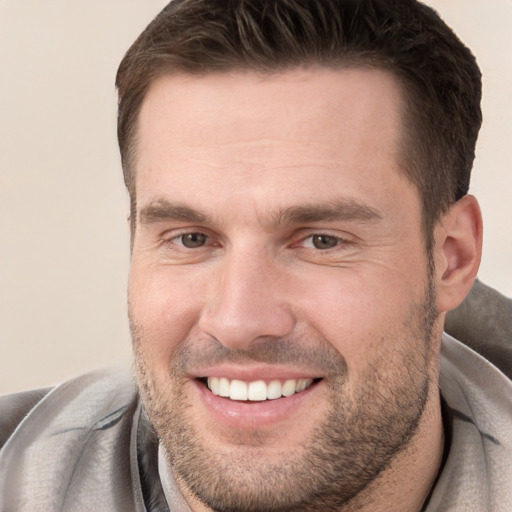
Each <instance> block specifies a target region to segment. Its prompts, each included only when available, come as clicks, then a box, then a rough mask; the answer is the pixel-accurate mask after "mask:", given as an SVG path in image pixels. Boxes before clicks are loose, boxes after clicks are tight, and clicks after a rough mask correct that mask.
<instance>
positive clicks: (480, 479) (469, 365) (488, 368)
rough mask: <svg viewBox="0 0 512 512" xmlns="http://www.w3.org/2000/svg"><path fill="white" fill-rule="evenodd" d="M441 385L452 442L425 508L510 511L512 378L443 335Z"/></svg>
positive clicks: (432, 510)
mask: <svg viewBox="0 0 512 512" xmlns="http://www.w3.org/2000/svg"><path fill="white" fill-rule="evenodd" d="M440 386H441V394H442V396H443V398H444V400H445V402H446V404H447V405H448V408H449V416H450V418H449V420H450V422H451V424H450V426H449V428H450V429H451V445H450V447H449V453H448V459H447V460H446V463H445V465H444V467H443V470H442V473H441V475H440V477H439V479H438V481H437V483H436V487H435V490H434V492H433V494H432V497H431V500H430V503H429V506H428V508H427V509H426V512H448V511H461V512H462V511H463V512H486V511H492V512H510V511H512V470H511V468H512V381H510V380H509V379H508V378H507V377H506V376H505V375H504V374H503V373H501V372H500V371H499V370H497V369H496V368H495V367H494V366H493V365H491V364H490V363H489V362H488V361H486V360H485V359H484V358H483V357H481V356H480V355H479V354H477V353H476V352H474V351H472V350H471V349H469V348H468V347H466V346H464V345H462V344H461V343H460V342H458V341H457V340H455V339H453V338H451V337H450V336H448V335H445V336H444V339H443V350H442V354H441V378H440Z"/></svg>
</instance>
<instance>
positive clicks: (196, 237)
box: [174, 233, 208, 249]
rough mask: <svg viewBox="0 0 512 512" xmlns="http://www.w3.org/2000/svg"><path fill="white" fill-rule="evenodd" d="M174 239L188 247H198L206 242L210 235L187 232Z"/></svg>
mask: <svg viewBox="0 0 512 512" xmlns="http://www.w3.org/2000/svg"><path fill="white" fill-rule="evenodd" d="M174 240H175V242H176V243H178V244H179V245H182V246H183V247H186V248H187V249H197V248H198V247H203V245H205V244H206V241H207V240H208V237H207V236H206V235H205V234H204V233H185V234H183V235H180V236H178V237H176V238H175V239H174Z"/></svg>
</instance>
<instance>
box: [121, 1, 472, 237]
mask: <svg viewBox="0 0 512 512" xmlns="http://www.w3.org/2000/svg"><path fill="white" fill-rule="evenodd" d="M311 65H321V66H326V67H331V68H332V67H346V66H347V65H348V66H363V67H374V68H381V69H385V70H388V71H390V72H391V73H393V74H394V75H395V77H397V78H398V80H399V81H400V83H401V84H402V89H403V93H404V98H405V115H404V134H403V138H402V144H403V147H402V148H401V149H402V151H401V154H402V157H403V161H402V162H401V166H402V168H403V170H404V172H405V173H406V175H407V176H408V178H409V179H410V180H411V182H412V183H413V184H414V185H415V186H416V187H417V189H418V191H419V193H420V196H421V200H422V203H423V222H424V226H423V227H424V230H425V233H426V234H427V238H428V239H429V241H428V242H427V245H428V246H430V244H431V239H430V236H431V233H432V230H433V226H434V225H435V223H436V222H437V220H438V219H439V217H440V215H441V214H442V213H443V212H445V211H446V210H447V208H448V207H449V206H450V205H451V204H452V203H453V202H454V201H456V200H458V199H460V198H461V197H462V196H464V195H465V194H466V193H467V191H468V188H469V179H470V174H471V168H472V165H473V160H474V155H475V145H476V139H477V136H478V131H479V129H480V124H481V110H480V97H481V74H480V70H479V68H478V66H477V64H476V61H475V58H474V57H473V55H472V54H471V52H470V51H469V50H468V49H467V48H466V47H465V46H464V45H463V44H462V43H461V41H460V40H459V39H458V38H457V36H456V35H455V34H454V33H453V32H452V31H451V29H450V28H449V27H448V26H447V25H446V24H445V23H444V22H443V21H442V20H441V18H440V17H439V16H438V15H437V14H436V12H435V11H433V10H432V9H431V8H429V7H427V6H425V5H423V4H421V3H419V2H417V1H415V0H174V1H172V2H171V3H169V4H168V5H167V7H165V8H164V10H163V11H162V12H161V13H160V14H159V15H158V16H157V17H156V18H155V19H154V20H153V21H152V22H151V23H150V24H149V26H148V27H147V28H146V29H145V30H144V32H143V33H142V34H141V35H140V36H139V38H138V39H137V40H136V41H135V43H134V44H133V45H132V46H131V48H130V49H129V50H128V52H127V53H126V55H125V57H124V59H123V61H122V62H121V65H120V66H119V70H118V73H117V79H116V86H117V88H118V92H119V112H118V139H119V146H120V150H121V159H122V165H123V172H124V179H125V183H126V186H127V188H128V191H129V192H130V197H131V201H132V212H133V213H134V211H133V210H134V208H135V203H136V199H135V186H134V160H135V154H136V131H137V118H138V114H139V111H140V108H141V105H142V102H143V100H144V97H145V94H146V92H147V91H148V88H149V86H150V84H151V83H152V81H153V80H154V79H155V78H156V77H158V76H160V75H162V74H166V73H173V72H185V73H191V74H204V73H209V72H214V71H236V70H240V71H245V70H254V71H257V72H263V73H269V72H270V73H272V72H279V71H283V70H286V69H289V68H293V67H299V66H300V67H304V66H311Z"/></svg>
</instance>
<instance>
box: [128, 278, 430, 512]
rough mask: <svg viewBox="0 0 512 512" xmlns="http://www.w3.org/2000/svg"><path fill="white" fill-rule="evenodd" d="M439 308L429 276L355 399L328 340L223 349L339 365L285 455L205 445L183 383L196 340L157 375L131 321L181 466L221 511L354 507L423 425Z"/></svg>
mask: <svg viewBox="0 0 512 512" xmlns="http://www.w3.org/2000/svg"><path fill="white" fill-rule="evenodd" d="M437 316H438V315H437V311H436V308H435V290H434V287H433V281H432V279H430V278H429V282H428V285H427V287H426V290H425V295H424V298H423V301H421V302H420V303H418V304H415V305H412V306H411V308H410V311H409V314H408V315H407V318H405V319H404V322H403V325H402V331H401V335H400V337H401V338H402V342H401V343H398V344H397V343H395V339H391V338H390V339H382V340H379V345H380V346H386V344H388V345H389V346H390V347H393V348H389V349H388V351H387V352H386V353H387V355H388V360H385V359H383V360H382V361H381V363H380V364H374V365H371V366H369V367H368V368H367V372H366V373H367V375H365V376H364V377H365V378H363V379H362V382H363V383H364V384H363V385H362V386H361V387H360V389H359V390H358V393H357V396H352V397H350V398H349V397H348V396H347V394H346V393H344V389H345V385H346V381H347V378H348V369H347V365H346V362H345V359H344V358H343V357H342V355H341V354H340V353H339V352H337V351H336V350H335V349H334V348H333V347H332V346H331V345H329V344H328V343H325V345H324V346H322V348H321V349H320V351H321V352H323V353H321V354H319V353H318V351H316V353H315V354H314V355H312V354H308V353H307V351H306V350H305V349H300V348H298V347H300V346H301V344H300V342H298V343H296V344H295V345H293V344H292V343H286V342H285V341H283V343H282V350H281V349H280V348H278V347H279V346H280V345H279V342H277V341H273V342H272V347H273V354H274V355H273V356H271V355H268V353H269V352H270V351H269V350H268V347H267V349H264V350H263V351H260V352H259V353H258V349H255V351H251V352H250V353H243V354H242V353H237V354H234V353H233V352H232V351H230V352H232V353H231V355H230V356H226V354H224V355H223V356H222V357H224V358H225V357H232V358H234V359H237V360H240V359H242V360H243V359H244V358H245V359H247V360H249V358H250V360H254V359H256V360H259V361H262V360H263V361H268V362H271V361H270V359H271V358H272V357H277V358H278V359H279V358H281V359H284V358H287V360H288V361H294V360H295V358H302V359H303V360H307V359H308V358H309V357H312V358H313V359H315V361H318V360H322V361H329V363H326V364H328V365H329V366H332V365H335V366H336V367H337V377H335V378H332V379H329V382H326V384H327V386H328V390H329V408H328V413H327V415H326V417H325V420H324V421H323V422H322V423H321V424H319V425H318V426H317V427H316V428H315V429H314V431H313V433H312V435H310V436H309V438H308V440H307V441H306V442H305V443H304V444H303V445H302V446H298V447H297V449H296V450H295V452H294V453H289V454H287V455H286V456H283V457H281V459H279V460H277V461H276V460H275V458H272V459H266V458H265V457H263V456H259V455H260V454H259V452H258V447H257V446H251V447H247V446H233V447H232V448H230V449H229V451H222V450H213V449H212V447H209V446H208V445H205V444H204V443H203V441H202V436H201V434H200V433H199V432H198V430H197V428H196V424H197V419H195V418H194V417H192V416H191V415H190V414H189V413H190V412H191V410H192V408H191V407H190V404H189V403H188V402H187V399H186V397H185V396H184V393H181V392H180V388H181V385H180V378H181V379H183V377H180V376H181V375H183V368H184V367H185V366H186V365H187V363H186V361H185V360H184V359H186V358H188V357H189V356H190V350H188V348H190V347H188V348H186V349H184V350H182V351H179V352H177V354H176V357H175V358H174V359H173V362H172V367H171V368H170V372H169V375H170V382H172V383H168V384H167V385H163V383H157V382H155V381H154V379H153V378H152V375H151V368H150V367H149V365H148V364H146V361H145V357H144V351H143V347H144V344H145V343H148V340H144V339H142V330H141V329H139V328H138V327H137V326H136V325H135V324H134V323H132V336H133V341H134V349H135V355H136V365H137V373H138V382H139V386H140V391H141V395H142V398H143V402H144V404H145V407H146V410H147V412H148V415H149V417H150V419H151V421H152V423H153V425H154V427H155V430H156V432H157V434H158V437H159V439H160V441H161V443H162V444H163V446H164V448H165V451H166V453H167V456H168V462H169V464H170V466H171V468H172V471H173V473H174V475H175V476H176V477H177V478H178V479H179V480H180V481H181V482H183V483H184V485H185V486H186V487H187V489H188V490H189V491H191V492H192V493H193V494H194V495H195V496H196V497H197V498H199V499H200V500H201V501H202V502H203V503H205V504H206V505H208V506H209V507H210V508H211V509H212V510H214V511H216V512H310V511H311V510H322V512H335V511H342V510H348V509H349V507H350V505H351V503H352V504H353V501H354V500H355V499H356V498H357V497H358V495H360V494H361V491H363V490H364V489H365V488H366V487H367V486H368V485H369V484H370V483H372V482H373V481H374V480H376V479H377V478H378V476H379V475H380V474H381V473H382V471H383V470H385V469H386V468H387V467H388V466H389V464H390V463H391V461H392V460H393V459H394V458H395V457H396V456H397V454H399V453H400V452H402V451H403V450H404V448H406V447H407V445H408V444H409V442H410V440H411V438H412V437H413V435H414V434H415V432H416V430H417V428H418V425H419V422H420V419H421V417H422V415H423V412H424V410H425V406H426V403H427V400H428V395H429V390H430V387H431V386H432V385H436V383H433V382H431V375H432V372H431V370H430V369H431V364H432V336H433V328H434V325H435V322H436V319H437ZM404 339H406V340H407V343H404V341H403V340H404ZM185 345H186V344H185ZM192 346H193V345H192ZM397 347H398V348H397ZM191 350H193V349H191ZM219 350H227V349H219ZM290 351H292V354H290ZM186 354H187V355H186ZM390 354H392V355H390ZM331 370H332V368H330V369H329V371H331ZM262 444H264V439H262ZM262 453H263V452H262Z"/></svg>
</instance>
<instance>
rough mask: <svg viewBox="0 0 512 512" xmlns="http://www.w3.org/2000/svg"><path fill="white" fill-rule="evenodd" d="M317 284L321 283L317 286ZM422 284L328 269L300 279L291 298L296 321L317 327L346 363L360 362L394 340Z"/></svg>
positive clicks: (395, 276)
mask: <svg viewBox="0 0 512 512" xmlns="http://www.w3.org/2000/svg"><path fill="white" fill-rule="evenodd" d="M318 283H321V285H320V286H319V285H318ZM424 286H425V285H424V283H423V282H422V281H421V280H418V282H417V283H416V282H415V281H414V280H413V281H411V279H409V280H406V279H403V278H402V276H401V275H400V273H398V272H392V271H387V270H386V269H382V268H381V269H378V271H377V270H376V269H375V268H374V269H372V271H369V270H368V269H367V271H362V272H357V271H354V270H353V269H352V270H350V269H334V271H333V272H331V275H330V276H327V275H326V276H324V277H323V279H319V276H316V279H304V278H303V279H302V281H301V283H300V285H298V286H297V290H296V294H295V297H296V298H297V300H298V301H300V302H297V303H300V306H299V308H298V309H299V311H300V313H299V314H300V315H301V317H302V319H303V320H304V321H305V322H307V323H308V324H309V326H311V327H313V328H314V329H315V330H316V331H318V332H319V333H320V334H321V336H322V337H323V338H324V339H325V340H326V341H327V342H328V343H330V344H331V345H333V346H334V347H335V348H336V349H337V350H338V352H340V353H341V354H343V356H344V357H345V359H346V360H347V363H348V364H349V366H351V365H352V366H361V365H365V364H366V363H367V362H368V359H369V358H371V357H372V354H375V353H377V352H380V349H381V348H384V347H380V345H382V344H383V343H387V344H389V343H390V340H393V339H397V338H398V337H399V336H400V333H401V331H402V330H403V326H404V322H405V321H406V318H407V316H408V315H409V313H410V310H411V306H412V305H413V304H415V303H418V302H420V301H421V300H422V297H423V293H424Z"/></svg>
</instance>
